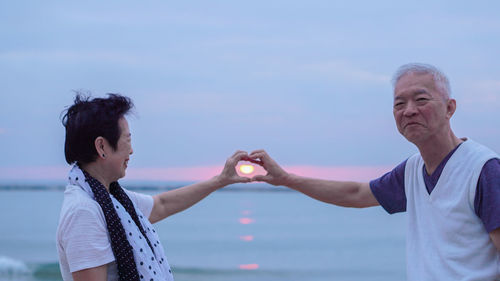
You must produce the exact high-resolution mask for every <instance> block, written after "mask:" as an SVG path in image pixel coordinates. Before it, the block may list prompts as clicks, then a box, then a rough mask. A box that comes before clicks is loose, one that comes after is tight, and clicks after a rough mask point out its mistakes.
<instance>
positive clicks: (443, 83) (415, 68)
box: [392, 63, 451, 98]
mask: <svg viewBox="0 0 500 281" xmlns="http://www.w3.org/2000/svg"><path fill="white" fill-rule="evenodd" d="M409 73H417V74H431V75H432V77H433V78H434V82H435V83H436V86H438V87H440V88H441V89H442V90H443V94H445V95H446V98H450V97H451V87H450V81H449V80H448V77H446V75H445V74H444V73H443V72H442V71H441V70H439V69H438V68H437V67H435V66H433V65H430V64H425V63H408V64H405V65H402V66H400V67H399V68H398V70H397V71H396V73H394V76H392V86H393V88H396V84H397V83H398V81H399V80H400V79H401V78H402V77H403V76H405V75H406V74H409Z"/></svg>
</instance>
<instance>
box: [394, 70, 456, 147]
mask: <svg viewBox="0 0 500 281" xmlns="http://www.w3.org/2000/svg"><path fill="white" fill-rule="evenodd" d="M454 112H455V101H454V100H452V99H449V98H448V97H446V96H445V94H444V93H443V90H442V89H441V88H439V87H437V85H436V82H434V79H433V76H432V75H431V74H418V73H411V72H410V73H408V74H405V75H404V76H403V77H401V79H400V80H399V81H398V82H397V84H396V87H395V89H394V109H393V113H394V119H395V120H396V125H397V127H398V130H399V132H400V133H401V134H402V135H403V136H404V137H405V138H406V139H407V140H408V141H410V142H412V143H414V144H416V145H418V144H422V143H423V142H425V141H426V140H429V139H430V138H432V137H435V136H439V135H441V134H442V133H446V130H447V128H449V119H450V118H451V116H452V115H453V113H454Z"/></svg>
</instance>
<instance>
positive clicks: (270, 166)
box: [249, 149, 290, 186]
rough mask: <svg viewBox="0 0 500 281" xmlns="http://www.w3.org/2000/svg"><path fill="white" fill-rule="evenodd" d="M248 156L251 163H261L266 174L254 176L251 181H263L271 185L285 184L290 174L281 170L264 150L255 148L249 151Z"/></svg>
mask: <svg viewBox="0 0 500 281" xmlns="http://www.w3.org/2000/svg"><path fill="white" fill-rule="evenodd" d="M249 158H250V159H251V161H252V162H253V163H256V164H259V165H261V166H262V167H263V168H264V169H265V170H266V171H267V174H266V175H257V176H254V177H253V178H252V181H263V182H267V183H269V184H272V185H284V186H286V184H287V179H288V177H289V176H290V175H289V174H288V173H287V172H286V171H285V170H283V169H282V168H281V167H280V165H278V163H276V161H274V160H273V159H272V158H271V157H270V156H269V154H267V152H266V151H264V150H263V149H260V150H255V151H253V152H252V153H250V155H249Z"/></svg>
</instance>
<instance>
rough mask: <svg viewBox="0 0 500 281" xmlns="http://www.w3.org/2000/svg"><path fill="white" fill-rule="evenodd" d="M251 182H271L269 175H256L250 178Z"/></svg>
mask: <svg viewBox="0 0 500 281" xmlns="http://www.w3.org/2000/svg"><path fill="white" fill-rule="evenodd" d="M252 181H263V182H269V181H271V177H270V176H269V175H265V176H264V175H256V176H254V177H252Z"/></svg>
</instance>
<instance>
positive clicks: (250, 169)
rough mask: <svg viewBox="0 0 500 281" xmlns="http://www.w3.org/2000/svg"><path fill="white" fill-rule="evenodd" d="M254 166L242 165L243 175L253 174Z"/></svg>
mask: <svg viewBox="0 0 500 281" xmlns="http://www.w3.org/2000/svg"><path fill="white" fill-rule="evenodd" d="M253 170H254V169H253V166H252V165H241V166H240V171H241V172H242V173H243V174H251V173H252V172H253Z"/></svg>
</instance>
